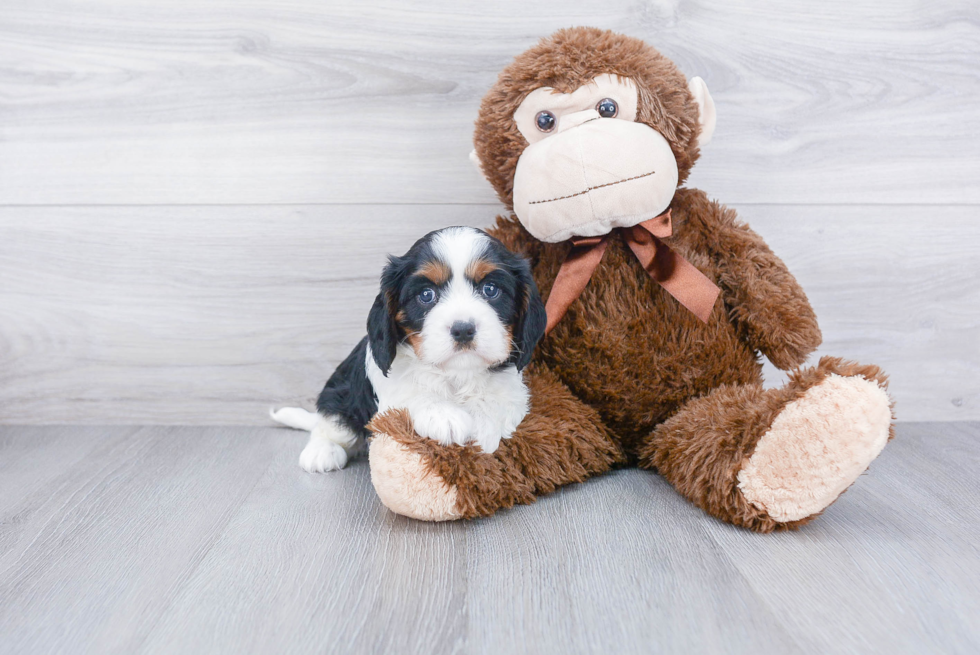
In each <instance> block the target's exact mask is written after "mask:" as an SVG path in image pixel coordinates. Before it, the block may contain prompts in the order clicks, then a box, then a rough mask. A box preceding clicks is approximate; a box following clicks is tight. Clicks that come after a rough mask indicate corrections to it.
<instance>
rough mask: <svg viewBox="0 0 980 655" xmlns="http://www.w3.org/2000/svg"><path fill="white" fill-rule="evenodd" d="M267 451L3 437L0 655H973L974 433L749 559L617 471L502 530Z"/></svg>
mask: <svg viewBox="0 0 980 655" xmlns="http://www.w3.org/2000/svg"><path fill="white" fill-rule="evenodd" d="M303 441H304V435H302V434H301V433H298V432H293V431H289V430H285V429H275V428H259V427H234V428H232V427H207V428H202V427H148V428H139V427H132V428H126V427H111V428H95V427H84V428H76V427H9V426H8V427H2V428H0V652H3V653H31V654H32V655H40V654H42V653H55V652H71V653H110V652H122V653H157V652H169V653H209V652H217V653H243V652H244V653H249V652H256V653H306V652H338V653H360V652H376V653H400V652H405V653H449V652H460V653H525V652H526V653H579V652H592V653H633V652H651V653H749V652H750V653H753V654H754V655H759V654H762V653H770V652H771V653H821V654H822V653H838V652H840V653H844V652H846V653H872V652H874V653H906V652H907V653H939V652H943V653H976V652H978V650H980V624H978V622H977V617H980V558H978V554H980V548H978V545H977V544H978V543H980V521H978V519H980V503H978V501H980V482H978V477H977V470H978V469H980V423H920V424H901V425H900V426H899V430H898V438H897V439H896V440H895V441H894V442H893V443H892V444H890V445H889V446H888V448H886V450H885V452H884V454H883V455H882V456H881V457H880V459H879V460H878V462H877V463H876V464H875V465H874V467H873V469H872V470H871V471H870V472H869V473H868V474H866V475H865V476H864V477H862V479H861V480H859V482H858V484H857V485H855V486H854V487H853V488H852V489H851V490H850V491H849V492H848V493H847V494H845V495H844V497H843V498H842V499H841V500H840V501H839V502H838V503H836V504H835V505H834V506H833V507H831V508H830V510H828V512H827V513H826V515H825V516H823V517H822V518H821V519H820V520H819V521H817V522H816V523H814V524H812V525H810V526H808V527H806V528H805V529H803V530H801V531H799V532H796V533H791V534H774V535H756V534H752V533H748V532H745V531H742V530H738V529H735V528H732V527H730V526H727V525H724V524H721V523H719V522H717V521H714V520H713V519H710V518H708V517H707V516H705V515H704V514H702V513H701V512H699V511H698V510H697V509H695V508H694V507H692V506H691V505H689V504H688V503H686V502H685V501H684V500H682V499H681V498H680V497H679V496H678V495H677V494H676V493H675V492H674V491H673V490H672V489H671V488H670V487H669V486H668V485H667V484H666V483H665V482H664V481H663V480H662V479H660V478H659V477H658V476H656V475H654V474H652V473H649V472H644V471H638V470H626V471H619V472H616V473H614V474H611V475H608V476H605V477H603V478H601V479H597V480H593V481H591V482H589V483H587V484H584V485H577V486H574V487H569V488H566V489H564V490H561V491H559V492H558V493H556V494H554V495H552V496H550V497H547V498H544V499H542V500H541V501H540V502H538V503H537V504H536V505H534V506H529V507H520V508H517V509H514V510H511V511H507V512H504V513H502V514H500V515H498V516H496V517H493V518H490V519H485V520H479V521H473V522H459V523H449V524H427V523H420V522H416V521H412V520H409V519H405V518H402V517H398V516H395V515H393V514H391V513H389V512H388V511H387V510H386V509H385V508H384V507H382V505H381V504H380V503H379V501H378V500H377V498H376V497H375V495H374V492H373V490H372V488H371V484H370V479H369V475H368V468H367V465H366V463H365V462H364V461H358V462H356V463H354V464H353V465H352V466H351V467H350V468H348V469H347V470H345V471H343V472H339V473H333V474H325V475H309V474H306V473H304V472H302V471H301V470H300V469H299V468H298V466H297V465H296V459H297V455H298V452H299V450H300V448H301V446H302V443H303Z"/></svg>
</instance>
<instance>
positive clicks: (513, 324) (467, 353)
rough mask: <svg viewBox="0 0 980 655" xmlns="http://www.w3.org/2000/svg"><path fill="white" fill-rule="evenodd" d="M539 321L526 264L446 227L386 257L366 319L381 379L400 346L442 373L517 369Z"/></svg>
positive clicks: (496, 245)
mask: <svg viewBox="0 0 980 655" xmlns="http://www.w3.org/2000/svg"><path fill="white" fill-rule="evenodd" d="M545 323H546V316H545V310H544V304H543V303H542V302H541V296H540V295H539V294H538V289H537V287H536V286H535V284H534V280H533V278H532V277H531V269H530V266H529V265H528V263H527V261H526V260H525V259H523V258H522V257H519V256H517V255H515V254H514V253H512V252H510V251H509V250H507V249H506V248H505V247H504V246H503V245H502V244H501V243H500V242H499V241H497V240H496V239H494V238H493V237H491V236H489V235H487V234H486V233H485V232H483V231H481V230H477V229H474V228H470V227H450V228H446V229H443V230H437V231H435V232H431V233H429V234H427V235H425V236H424V237H422V238H421V239H419V240H418V241H417V242H416V243H415V245H413V246H412V247H411V249H410V250H409V251H408V252H407V253H405V255H404V256H402V257H389V260H388V265H387V266H386V267H385V269H384V272H383V273H382V275H381V292H380V293H379V294H378V297H377V298H376V299H375V301H374V306H373V307H372V308H371V313H370V314H369V315H368V326H367V327H368V341H369V343H370V344H371V353H372V354H373V355H374V361H375V363H377V365H378V368H380V369H381V372H382V373H384V374H385V375H387V374H388V370H389V369H390V368H391V363H392V361H394V359H395V353H396V350H397V348H398V346H399V344H406V345H408V346H410V347H411V348H412V350H413V351H414V353H415V356H416V357H418V359H419V360H421V361H422V362H425V363H427V364H431V365H434V366H438V367H441V368H445V369H455V370H467V369H469V370H473V369H488V368H493V367H496V366H500V365H504V364H514V365H516V366H517V368H518V370H520V369H522V368H524V367H525V366H527V364H528V362H530V361H531V353H532V351H533V350H534V346H535V345H536V344H537V342H538V340H540V339H541V337H542V336H543V335H544V328H545Z"/></svg>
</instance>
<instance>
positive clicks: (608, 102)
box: [595, 98, 619, 118]
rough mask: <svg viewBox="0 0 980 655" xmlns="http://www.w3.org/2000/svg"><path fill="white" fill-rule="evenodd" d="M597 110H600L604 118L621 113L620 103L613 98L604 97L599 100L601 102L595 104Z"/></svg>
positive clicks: (613, 116)
mask: <svg viewBox="0 0 980 655" xmlns="http://www.w3.org/2000/svg"><path fill="white" fill-rule="evenodd" d="M595 110H596V111H597V112H599V115H600V116H602V117H603V118H615V117H616V114H618V113H619V105H617V104H616V101H615V100H613V99H612V98H603V99H602V100H600V101H599V104H597V105H596V106H595Z"/></svg>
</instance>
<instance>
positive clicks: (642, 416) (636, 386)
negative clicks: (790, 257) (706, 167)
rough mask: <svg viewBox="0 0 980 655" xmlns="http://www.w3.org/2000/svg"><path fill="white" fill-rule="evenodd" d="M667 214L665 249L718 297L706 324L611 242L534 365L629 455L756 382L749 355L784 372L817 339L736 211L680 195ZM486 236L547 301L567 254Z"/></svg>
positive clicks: (505, 231)
mask: <svg viewBox="0 0 980 655" xmlns="http://www.w3.org/2000/svg"><path fill="white" fill-rule="evenodd" d="M671 208H672V215H673V222H674V235H673V236H672V237H670V238H668V239H665V241H666V242H667V243H668V244H669V245H670V246H671V248H673V249H674V250H676V251H677V252H678V253H680V254H681V255H683V256H684V257H686V258H687V259H688V260H689V261H691V263H693V264H694V265H695V266H697V267H698V268H699V269H700V270H701V271H702V272H703V273H704V274H705V275H707V276H708V277H709V278H711V279H712V280H713V281H715V282H716V283H717V284H718V286H720V287H721V289H722V294H721V296H720V299H719V300H718V301H717V305H716V307H715V310H714V312H713V314H712V315H711V318H710V320H709V322H708V323H707V324H704V323H702V322H701V321H700V320H698V318H697V317H695V316H694V315H693V314H691V313H690V312H689V311H688V310H686V309H685V308H684V307H682V306H681V305H680V304H679V303H678V302H677V301H676V300H674V298H672V297H671V296H670V295H669V294H668V293H667V292H666V291H664V290H663V288H662V287H660V285H658V284H657V283H656V282H654V281H653V280H651V279H650V276H649V275H648V274H647V273H646V272H645V271H644V270H643V267H642V266H641V265H640V263H639V262H638V261H637V259H636V257H634V256H633V254H632V253H631V252H630V251H629V249H628V248H627V247H626V246H625V245H624V244H623V243H622V241H621V240H618V239H610V241H609V246H608V248H607V249H606V254H605V256H604V257H603V259H602V262H601V263H600V264H599V266H598V267H597V268H596V270H595V272H594V273H593V274H592V279H591V281H590V282H589V286H587V287H586V289H585V291H584V292H583V293H582V295H581V296H580V297H579V299H578V300H576V301H575V302H574V303H572V306H571V307H570V308H569V310H568V313H567V314H566V315H565V317H564V318H563V319H562V321H561V322H560V323H559V324H558V325H557V326H556V327H555V329H554V331H553V332H552V333H551V334H550V335H549V336H548V337H547V338H546V339H545V340H544V341H542V342H541V344H540V345H539V346H538V351H537V353H536V356H535V357H536V359H537V360H539V361H542V362H544V363H547V364H548V365H549V367H551V368H552V369H553V370H554V371H555V372H556V373H557V374H558V376H559V377H560V378H561V379H562V381H564V382H565V383H566V384H567V385H568V386H569V387H570V388H571V390H572V391H573V392H574V393H575V394H576V395H577V396H578V397H580V398H582V399H583V400H584V401H585V402H586V403H588V404H589V405H591V406H592V407H595V408H596V409H597V410H598V411H599V413H600V415H601V416H602V418H603V421H605V422H606V424H607V425H608V426H609V428H610V429H612V431H613V432H614V433H615V434H616V435H618V436H619V438H620V440H621V442H622V444H623V446H624V448H625V450H626V451H627V453H629V454H631V455H632V454H633V453H634V452H635V450H636V448H637V444H638V442H639V440H640V439H642V438H644V437H645V436H646V435H648V434H649V433H650V431H651V430H652V429H653V427H654V426H655V425H657V424H658V423H660V422H662V421H664V420H665V419H667V418H668V417H669V416H671V415H672V414H673V413H674V412H675V411H677V409H678V408H679V407H680V406H681V405H682V404H683V403H684V402H686V401H687V400H688V399H690V398H694V397H697V396H700V395H702V394H705V393H708V392H709V391H711V390H712V389H714V388H716V387H718V386H719V385H722V384H738V385H741V384H753V383H759V382H761V370H762V368H761V364H760V363H759V359H758V355H757V351H758V352H762V353H763V354H765V355H767V356H768V357H770V359H771V360H772V361H773V363H776V364H777V365H779V366H781V367H783V368H790V367H792V366H795V365H798V364H800V363H802V362H803V360H804V359H805V358H806V356H807V355H808V354H809V353H810V352H812V351H813V349H815V348H816V347H817V345H819V343H820V338H821V337H820V329H819V327H818V326H817V321H816V317H815V315H814V313H813V310H812V309H811V308H810V305H809V303H808V302H807V299H806V295H805V294H804V293H803V290H802V289H801V288H800V287H799V285H798V284H797V282H796V280H795V279H794V278H793V276H792V275H791V274H790V273H789V271H788V270H787V269H786V266H785V265H784V264H783V262H782V261H781V260H780V259H779V258H778V257H776V256H775V255H774V254H773V253H772V251H771V250H770V249H769V247H768V246H766V244H765V242H764V241H763V240H762V238H761V237H759V236H758V235H757V234H755V233H754V232H753V231H752V230H750V229H749V228H748V227H747V226H745V225H744V224H741V223H738V222H737V221H736V220H735V212H734V211H732V210H730V209H727V208H725V207H722V206H721V205H719V204H718V203H715V202H712V201H710V200H708V199H707V197H706V196H705V194H704V193H703V192H701V191H697V190H688V189H680V190H678V192H677V195H676V196H675V197H674V201H673V203H672V204H671ZM490 232H491V234H493V235H494V236H496V237H497V238H498V239H500V240H501V241H503V243H504V244H505V245H507V246H508V247H513V248H515V249H516V250H518V251H521V252H524V253H525V254H528V255H531V256H532V261H533V262H534V277H535V281H536V282H537V284H538V288H539V289H540V290H541V293H542V295H544V296H547V295H548V293H550V291H551V285H552V283H553V282H554V279H555V275H556V274H557V272H558V268H559V267H560V266H561V263H562V262H563V261H564V259H565V255H566V254H567V252H568V249H569V246H568V244H565V243H559V244H550V243H541V242H539V241H537V240H536V239H534V237H532V236H531V235H530V234H528V233H527V231H526V230H525V229H524V228H523V226H521V224H520V223H518V222H517V220H516V219H515V218H513V217H512V218H509V219H507V218H499V219H498V221H497V226H496V227H495V228H493V229H491V230H490ZM528 242H531V243H528ZM525 244H526V245H525ZM776 337H781V338H776Z"/></svg>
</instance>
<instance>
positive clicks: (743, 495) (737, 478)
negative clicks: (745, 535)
mask: <svg viewBox="0 0 980 655" xmlns="http://www.w3.org/2000/svg"><path fill="white" fill-rule="evenodd" d="M885 387H886V379H885V376H884V374H883V373H882V372H881V370H880V369H879V368H878V367H876V366H862V365H860V364H855V363H853V362H846V361H843V360H840V359H836V358H832V357H824V358H823V359H821V360H820V363H819V364H818V365H817V366H816V367H813V368H808V369H800V370H797V371H795V372H794V373H793V374H791V375H790V379H789V381H788V382H787V383H786V385H785V386H783V387H782V388H779V389H763V388H762V385H745V386H737V385H726V386H722V387H719V388H717V389H715V390H714V391H713V392H711V393H710V394H707V395H705V396H702V397H700V398H697V399H695V400H692V401H690V402H689V403H688V404H687V405H686V406H685V407H684V408H683V409H682V410H681V411H679V412H677V413H676V414H675V415H674V416H672V417H671V418H670V419H668V420H667V421H666V422H664V423H662V424H661V425H660V426H658V427H657V428H656V430H655V431H654V432H653V434H652V435H651V439H650V440H649V441H648V442H647V443H646V444H645V446H644V449H643V450H642V451H641V458H640V464H641V466H647V467H650V468H656V469H657V470H658V471H659V472H660V473H661V474H662V475H663V476H664V477H666V478H667V479H668V480H669V481H670V482H671V483H672V484H673V485H674V487H675V488H676V489H677V490H678V491H680V492H681V493H682V494H683V495H684V496H686V497H687V498H688V499H690V500H691V501H692V502H694V503H695V504H696V505H698V506H699V507H701V508H702V509H704V510H705V511H707V512H708V513H710V514H712V515H714V516H716V517H718V518H720V519H722V520H724V521H728V522H729V523H733V524H735V525H740V526H743V527H746V528H749V529H752V530H756V531H758V532H770V531H772V530H780V529H787V528H796V527H799V526H801V525H803V524H804V523H806V522H808V521H810V520H811V519H813V518H814V517H815V516H817V515H818V514H820V512H822V511H823V510H824V509H826V508H827V507H828V506H830V504H831V503H833V502H834V501H835V500H836V499H837V497H838V496H840V494H841V493H842V492H843V491H844V490H845V489H847V488H848V487H849V486H850V485H851V484H852V483H853V482H854V481H855V480H857V478H858V476H860V475H861V473H863V472H864V471H865V470H866V469H867V468H868V465H869V464H870V463H871V462H872V460H874V458H875V457H877V456H878V454H879V453H880V452H881V450H882V448H884V446H885V443H886V442H887V441H888V439H889V438H890V437H891V436H892V425H891V422H892V412H891V400H890V399H889V398H888V394H887V393H886V392H885Z"/></svg>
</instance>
